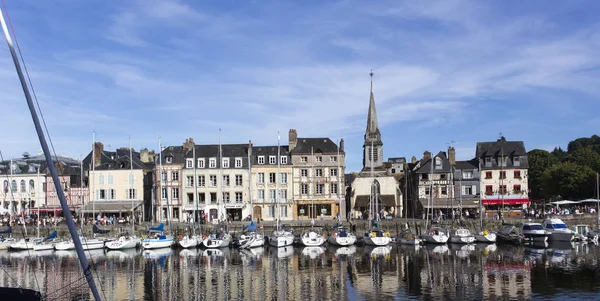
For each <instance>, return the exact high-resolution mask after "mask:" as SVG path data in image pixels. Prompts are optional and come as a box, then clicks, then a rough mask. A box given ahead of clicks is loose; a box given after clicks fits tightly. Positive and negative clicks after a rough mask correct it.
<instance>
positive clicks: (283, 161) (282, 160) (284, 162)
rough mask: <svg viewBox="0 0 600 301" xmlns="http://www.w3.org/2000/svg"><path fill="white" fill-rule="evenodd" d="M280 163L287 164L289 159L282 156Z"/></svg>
mask: <svg viewBox="0 0 600 301" xmlns="http://www.w3.org/2000/svg"><path fill="white" fill-rule="evenodd" d="M280 162H281V164H287V157H286V156H281V160H280Z"/></svg>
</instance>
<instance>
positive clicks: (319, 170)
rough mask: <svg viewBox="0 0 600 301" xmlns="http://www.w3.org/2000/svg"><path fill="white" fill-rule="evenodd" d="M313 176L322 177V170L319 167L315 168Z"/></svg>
mask: <svg viewBox="0 0 600 301" xmlns="http://www.w3.org/2000/svg"><path fill="white" fill-rule="evenodd" d="M315 176H317V177H322V176H323V170H322V169H320V168H317V169H315Z"/></svg>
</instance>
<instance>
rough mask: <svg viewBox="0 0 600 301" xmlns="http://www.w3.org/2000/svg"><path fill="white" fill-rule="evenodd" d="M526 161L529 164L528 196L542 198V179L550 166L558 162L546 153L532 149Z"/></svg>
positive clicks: (554, 157)
mask: <svg viewBox="0 0 600 301" xmlns="http://www.w3.org/2000/svg"><path fill="white" fill-rule="evenodd" d="M527 161H528V164H529V171H528V175H529V179H528V182H529V189H530V190H531V193H530V194H529V196H530V197H532V198H537V199H540V198H544V197H545V194H544V190H543V187H542V181H543V179H542V177H543V175H544V172H545V171H546V170H547V169H548V168H549V167H550V166H552V165H553V164H556V163H558V162H559V161H558V158H556V156H554V155H553V154H552V153H550V152H548V151H545V150H541V149H534V150H531V151H529V152H528V153H527Z"/></svg>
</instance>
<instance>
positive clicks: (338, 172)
mask: <svg viewBox="0 0 600 301" xmlns="http://www.w3.org/2000/svg"><path fill="white" fill-rule="evenodd" d="M341 142H342V140H339V139H338V147H337V186H338V187H337V198H338V202H339V203H340V211H341V213H340V221H339V222H341V221H342V219H345V218H346V206H345V205H346V202H343V203H342V197H341V190H342V187H341V177H342V176H343V175H344V174H343V173H341V168H340V144H341Z"/></svg>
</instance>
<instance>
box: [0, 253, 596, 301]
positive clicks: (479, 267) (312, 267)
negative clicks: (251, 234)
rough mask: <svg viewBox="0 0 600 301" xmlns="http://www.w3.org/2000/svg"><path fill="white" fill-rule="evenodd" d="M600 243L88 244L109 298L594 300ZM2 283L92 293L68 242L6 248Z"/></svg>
mask: <svg viewBox="0 0 600 301" xmlns="http://www.w3.org/2000/svg"><path fill="white" fill-rule="evenodd" d="M599 252H600V247H598V246H595V245H593V244H585V243H582V244H579V243H578V244H575V243H573V244H570V243H567V244H561V245H556V246H553V245H549V246H546V247H545V248H543V247H541V248H540V247H522V246H504V245H495V244H492V245H480V244H475V245H450V244H449V245H439V246H431V245H427V246H402V245H396V244H393V245H390V246H388V247H377V248H374V247H368V246H365V247H358V246H352V247H346V248H335V247H331V246H329V247H312V248H301V247H286V248H279V249H277V248H273V247H264V248H256V249H252V250H237V249H228V248H226V249H218V250H204V249H192V250H178V249H169V248H167V249H162V250H161V249H159V250H129V251H109V252H107V251H104V250H97V251H86V253H87V255H88V256H89V258H90V259H91V260H92V262H93V270H94V277H95V278H96V283H97V285H98V286H99V287H100V288H101V296H102V297H103V300H335V301H338V300H494V299H497V300H592V299H595V298H596V296H597V295H596V294H597V293H598V291H599V288H600V266H599V264H598V260H597V258H599V255H600V254H599ZM0 265H1V267H2V270H1V271H0V285H1V286H11V287H18V286H20V287H24V288H31V289H35V290H39V291H41V292H42V293H43V295H44V297H45V298H46V299H47V300H82V299H83V300H90V299H91V294H90V292H89V288H88V287H87V285H86V283H85V280H84V279H83V277H82V275H83V274H82V272H81V269H80V267H79V263H78V261H77V258H76V254H75V252H69V251H42V252H39V251H38V252H36V251H33V250H31V251H21V252H12V251H11V252H8V251H1V252H0Z"/></svg>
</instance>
